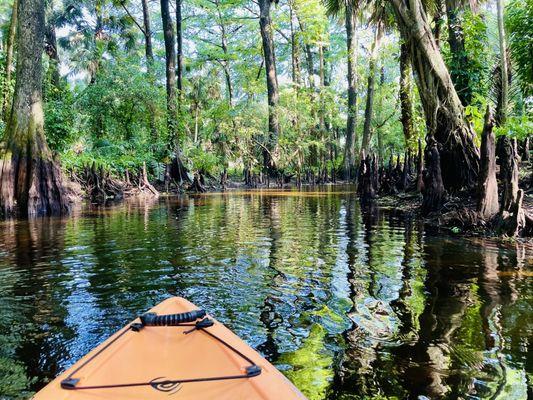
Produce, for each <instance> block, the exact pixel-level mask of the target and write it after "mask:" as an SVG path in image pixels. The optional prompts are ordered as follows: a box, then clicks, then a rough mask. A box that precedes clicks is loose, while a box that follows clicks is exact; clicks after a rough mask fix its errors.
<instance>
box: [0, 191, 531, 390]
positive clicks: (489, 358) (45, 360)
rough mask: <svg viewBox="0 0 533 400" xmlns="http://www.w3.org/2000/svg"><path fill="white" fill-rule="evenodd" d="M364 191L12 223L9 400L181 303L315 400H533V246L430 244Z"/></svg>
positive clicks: (6, 281)
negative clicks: (153, 310)
mask: <svg viewBox="0 0 533 400" xmlns="http://www.w3.org/2000/svg"><path fill="white" fill-rule="evenodd" d="M350 189H351V188H343V189H338V188H334V189H332V188H322V189H320V190H318V191H307V192H305V193H303V194H302V193H298V192H294V191H281V192H280V191H250V192H239V193H226V194H219V195H216V194H209V195H203V196H190V197H183V198H161V199H159V200H156V201H154V200H136V201H129V202H126V203H123V204H120V205H116V206H113V207H106V208H93V207H84V208H82V209H80V210H78V211H77V212H76V214H75V215H74V216H73V217H71V218H68V219H40V220H34V221H4V222H0V398H20V397H22V398H24V397H29V395H30V393H31V392H32V391H35V390H38V389H39V388H41V387H42V386H43V385H45V384H46V382H48V381H49V380H50V379H51V378H52V377H53V376H55V375H56V374H57V373H59V372H61V371H62V370H64V369H65V368H67V367H68V366H70V365H72V364H73V363H74V362H75V361H76V360H77V359H79V358H80V357H81V356H82V355H83V354H85V353H86V352H88V351H89V350H90V349H92V348H93V347H94V346H95V345H97V344H98V343H100V342H101V341H103V340H104V339H105V338H106V337H107V336H109V335H110V334H111V333H112V332H114V331H116V330H117V329H119V328H120V327H121V326H123V325H124V324H125V323H127V322H128V321H129V320H131V319H132V318H134V317H135V316H136V315H137V314H138V313H140V312H142V311H144V310H146V309H148V308H149V307H151V306H152V305H154V304H156V303H158V302H159V301H161V300H162V299H164V298H166V297H168V296H170V295H180V296H184V297H187V298H189V299H190V300H191V301H193V302H195V303H196V304H198V305H199V306H201V307H204V308H206V309H207V310H209V312H210V313H212V314H213V315H214V316H216V318H217V319H219V320H220V321H222V322H224V323H225V324H227V325H228V327H230V328H231V329H232V330H234V331H235V332H236V333H237V334H238V335H239V336H241V337H242V338H243V339H245V340H246V341H247V342H248V343H249V344H250V345H251V346H253V347H254V348H256V349H258V350H259V351H260V352H261V353H262V354H263V355H265V356H266V357H267V358H268V359H269V360H271V361H272V362H273V363H274V364H275V365H276V366H277V367H278V368H279V369H280V370H282V371H283V372H284V374H286V376H287V377H288V378H290V379H291V380H292V381H293V382H294V383H295V384H296V385H297V386H298V387H299V388H300V389H301V390H302V391H303V392H304V393H305V394H306V395H307V396H308V397H309V399H363V398H365V399H366V398H376V399H377V398H414V399H416V398H424V397H428V398H449V399H455V398H483V399H485V398H486V399H498V398H508V399H525V398H527V396H528V393H527V390H528V386H531V379H532V373H533V365H532V363H533V360H532V357H531V351H530V349H529V346H530V342H531V339H532V331H533V311H532V308H531V304H532V296H533V284H532V282H533V273H532V270H533V265H532V254H533V253H532V249H531V247H526V246H525V245H519V244H510V243H507V244H506V243H498V242H494V241H490V240H485V239H465V238H459V237H449V236H433V235H429V234H427V233H426V232H425V231H424V227H423V224H421V223H420V221H417V220H416V219H411V218H410V217H408V216H406V215H403V213H402V212H400V211H390V210H380V209H377V208H376V207H372V206H365V207H364V208H361V206H360V205H359V202H358V201H357V199H356V198H355V197H354V195H353V193H349V192H351V190H350ZM528 384H529V385H528ZM530 390H531V389H530ZM529 394H530V395H531V393H529Z"/></svg>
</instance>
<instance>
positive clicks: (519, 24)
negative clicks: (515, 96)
mask: <svg viewBox="0 0 533 400" xmlns="http://www.w3.org/2000/svg"><path fill="white" fill-rule="evenodd" d="M505 12H506V21H505V22H506V28H507V31H508V36H509V47H510V49H511V56H512V60H513V62H514V63H515V64H516V74H517V75H518V78H519V79H520V85H521V88H522V91H523V94H524V96H532V95H533V29H532V28H531V23H532V21H533V2H532V1H531V0H511V2H510V3H509V4H508V5H507V7H506V8H505Z"/></svg>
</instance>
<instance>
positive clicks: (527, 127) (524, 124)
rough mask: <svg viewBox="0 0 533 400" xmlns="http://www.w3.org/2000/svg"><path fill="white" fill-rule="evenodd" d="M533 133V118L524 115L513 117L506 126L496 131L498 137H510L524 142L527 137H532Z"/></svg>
mask: <svg viewBox="0 0 533 400" xmlns="http://www.w3.org/2000/svg"><path fill="white" fill-rule="evenodd" d="M532 132H533V116H532V115H522V116H513V117H510V118H508V119H507V122H506V124H505V125H504V126H502V127H498V128H496V129H495V133H496V135H497V136H500V135H508V136H510V137H512V138H516V139H518V140H523V139H525V138H526V137H527V136H531V134H532Z"/></svg>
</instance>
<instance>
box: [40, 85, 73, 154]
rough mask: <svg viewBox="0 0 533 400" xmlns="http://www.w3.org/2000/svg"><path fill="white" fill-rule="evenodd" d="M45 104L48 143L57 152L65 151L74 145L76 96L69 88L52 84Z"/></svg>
mask: <svg viewBox="0 0 533 400" xmlns="http://www.w3.org/2000/svg"><path fill="white" fill-rule="evenodd" d="M46 98H47V101H46V102H45V106H44V116H45V132H46V138H47V140H48V145H49V146H50V148H51V149H52V150H53V151H55V152H58V153H60V152H63V151H65V150H67V149H68V148H69V146H71V145H72V143H73V141H74V139H75V135H76V126H75V123H76V120H75V119H73V115H75V109H74V96H73V94H72V92H71V91H70V90H69V89H68V88H67V89H65V90H61V89H59V88H55V87H53V86H50V87H49V88H48V93H47V96H46Z"/></svg>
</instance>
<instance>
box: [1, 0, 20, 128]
mask: <svg viewBox="0 0 533 400" xmlns="http://www.w3.org/2000/svg"><path fill="white" fill-rule="evenodd" d="M18 4H19V0H14V1H13V10H12V12H11V22H10V23H9V31H8V35H7V43H6V66H5V68H6V76H5V78H4V87H3V90H2V119H3V120H4V121H5V122H7V120H8V119H9V113H10V111H11V110H10V109H9V106H10V102H9V99H10V95H11V75H12V74H13V70H14V65H13V54H14V49H15V36H16V33H17V20H18V17H17V14H18Z"/></svg>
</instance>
